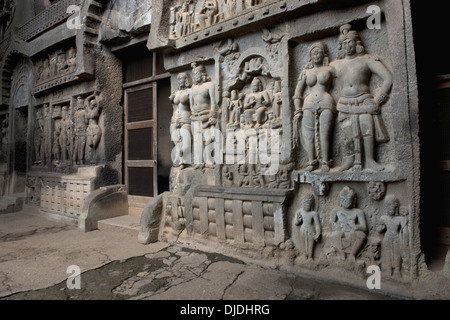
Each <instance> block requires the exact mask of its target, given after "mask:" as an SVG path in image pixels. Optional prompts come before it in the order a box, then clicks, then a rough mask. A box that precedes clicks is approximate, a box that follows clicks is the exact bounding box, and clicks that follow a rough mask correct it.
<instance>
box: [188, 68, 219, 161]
mask: <svg viewBox="0 0 450 320" xmlns="http://www.w3.org/2000/svg"><path fill="white" fill-rule="evenodd" d="M192 80H193V82H194V84H193V86H192V88H191V95H190V106H191V111H192V115H191V120H192V131H193V134H194V135H198V136H200V137H201V136H203V140H204V141H203V146H204V148H202V150H204V153H203V154H204V160H205V163H206V167H209V168H214V167H215V165H214V162H215V161H214V159H213V158H212V151H213V150H212V148H213V145H212V144H213V142H214V138H215V137H214V132H213V130H207V129H208V128H210V127H213V128H214V127H215V126H216V124H217V120H218V116H219V110H218V107H217V103H216V97H215V83H214V82H213V81H212V80H211V78H210V77H209V76H208V74H207V73H206V68H205V66H204V65H201V64H197V63H193V64H192ZM194 162H195V163H196V165H195V167H196V168H200V167H202V166H203V163H202V161H198V159H197V161H196V159H194Z"/></svg>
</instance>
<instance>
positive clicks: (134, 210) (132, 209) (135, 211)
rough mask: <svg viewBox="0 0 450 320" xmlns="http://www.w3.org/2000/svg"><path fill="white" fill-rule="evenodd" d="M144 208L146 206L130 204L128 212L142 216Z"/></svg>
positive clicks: (131, 214)
mask: <svg viewBox="0 0 450 320" xmlns="http://www.w3.org/2000/svg"><path fill="white" fill-rule="evenodd" d="M143 210H144V208H141V207H135V206H128V214H129V215H130V216H136V217H139V218H140V217H141V215H142V211H143Z"/></svg>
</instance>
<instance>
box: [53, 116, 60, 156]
mask: <svg viewBox="0 0 450 320" xmlns="http://www.w3.org/2000/svg"><path fill="white" fill-rule="evenodd" d="M60 136H61V122H60V121H57V122H55V128H54V130H53V146H52V154H53V160H54V161H55V163H56V164H59V163H60V161H61V148H60V144H59V137H60Z"/></svg>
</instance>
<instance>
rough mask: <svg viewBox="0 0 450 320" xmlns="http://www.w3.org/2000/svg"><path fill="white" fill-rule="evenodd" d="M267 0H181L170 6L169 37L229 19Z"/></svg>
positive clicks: (174, 37) (175, 37)
mask: <svg viewBox="0 0 450 320" xmlns="http://www.w3.org/2000/svg"><path fill="white" fill-rule="evenodd" d="M266 1H267V0H199V1H196V0H182V1H179V2H177V3H176V4H175V5H173V6H172V7H170V18H169V20H170V34H169V38H172V39H178V38H182V37H184V36H187V35H189V34H191V33H192V32H195V31H199V30H202V29H205V28H207V27H210V26H213V25H215V24H217V23H219V22H221V21H224V20H227V19H230V18H232V17H234V16H236V15H237V14H239V13H240V12H242V11H244V10H246V9H251V8H254V7H255V6H258V5H260V4H263V3H264V2H266Z"/></svg>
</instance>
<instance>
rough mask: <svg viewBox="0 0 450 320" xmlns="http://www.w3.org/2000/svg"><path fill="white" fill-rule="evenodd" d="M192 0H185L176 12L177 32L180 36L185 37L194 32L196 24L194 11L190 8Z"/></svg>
mask: <svg viewBox="0 0 450 320" xmlns="http://www.w3.org/2000/svg"><path fill="white" fill-rule="evenodd" d="M190 1H191V0H184V1H183V4H182V5H181V8H180V10H179V11H178V12H177V13H176V18H175V20H176V25H175V33H176V35H177V36H178V37H183V36H186V35H188V34H190V33H191V32H192V28H193V25H194V21H193V19H194V18H193V16H194V13H193V12H191V11H190V10H189V3H190Z"/></svg>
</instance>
